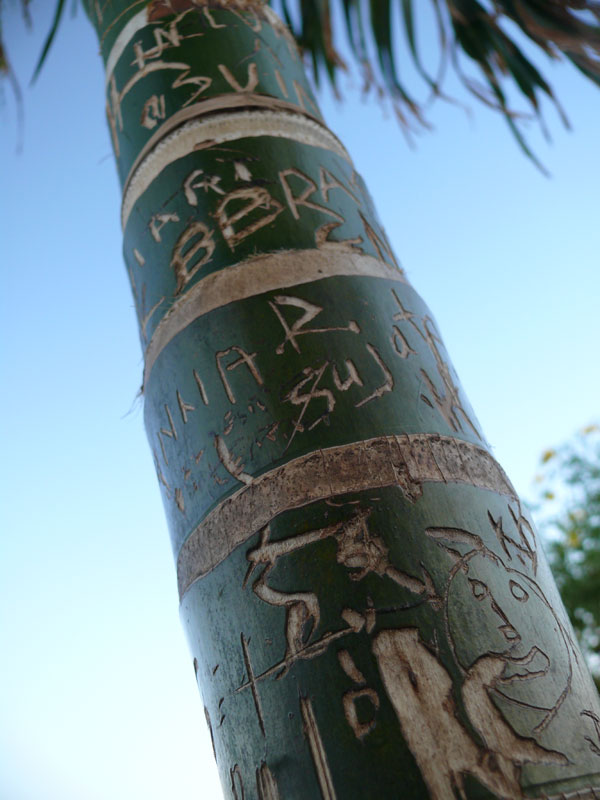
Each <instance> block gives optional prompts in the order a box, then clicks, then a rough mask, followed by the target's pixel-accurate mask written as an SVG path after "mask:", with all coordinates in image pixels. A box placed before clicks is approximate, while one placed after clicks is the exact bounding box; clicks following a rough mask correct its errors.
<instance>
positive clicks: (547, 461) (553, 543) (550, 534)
mask: <svg viewBox="0 0 600 800" xmlns="http://www.w3.org/2000/svg"><path fill="white" fill-rule="evenodd" d="M541 461H542V463H541V472H540V475H539V476H538V477H537V481H538V483H539V487H540V489H539V498H540V499H539V503H538V512H539V513H540V514H541V528H542V530H543V532H544V533H545V535H546V538H547V551H548V556H549V560H550V565H551V567H552V571H553V572H554V577H555V579H556V582H557V584H558V587H559V589H560V592H561V595H562V598H563V601H564V604H565V606H566V609H567V611H568V613H569V617H570V618H571V622H572V623H573V626H574V628H575V631H576V633H577V635H578V637H579V639H580V641H581V644H582V647H583V651H584V653H585V654H586V655H587V656H588V658H589V661H590V666H591V668H592V672H593V674H594V676H595V679H596V682H597V683H598V684H599V687H600V427H599V426H598V425H590V426H588V427H587V428H584V429H583V430H582V431H581V432H580V433H579V434H578V435H577V436H576V437H575V438H574V439H573V440H572V441H570V442H568V443H567V444H565V445H563V446H562V447H560V448H559V449H557V450H547V451H546V452H545V453H544V454H543V455H542V459H541Z"/></svg>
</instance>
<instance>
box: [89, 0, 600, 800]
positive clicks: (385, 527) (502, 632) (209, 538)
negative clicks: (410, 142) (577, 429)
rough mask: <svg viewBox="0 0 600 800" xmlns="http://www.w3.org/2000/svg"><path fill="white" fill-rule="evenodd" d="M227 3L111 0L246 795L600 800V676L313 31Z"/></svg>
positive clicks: (173, 439)
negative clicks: (344, 126) (323, 107)
mask: <svg viewBox="0 0 600 800" xmlns="http://www.w3.org/2000/svg"><path fill="white" fill-rule="evenodd" d="M226 5H227V7H225V6H224V5H222V4H219V3H216V2H213V3H210V4H204V3H203V2H200V1H199V0H197V1H196V2H194V1H193V0H170V1H168V0H154V2H151V3H148V2H147V0H140V2H134V3H131V2H129V1H128V2H126V1H125V0H113V2H112V3H105V2H101V0H87V6H88V12H89V15H90V17H91V19H92V20H93V22H94V24H95V26H96V28H97V30H98V34H99V37H100V42H101V49H102V54H103V56H104V60H105V64H106V69H107V84H106V87H107V114H108V120H109V124H110V128H111V133H112V138H113V144H114V148H115V153H116V157H117V165H118V170H119V174H120V177H121V180H122V183H123V206H122V223H123V229H124V236H125V245H124V252H125V261H126V264H127V268H128V270H129V274H130V276H131V283H132V287H133V292H134V297H135V302H136V306H137V313H138V318H139V322H140V331H141V339H142V345H143V348H144V351H145V370H144V386H143V389H144V397H145V420H146V426H147V431H148V438H149V441H150V445H151V448H152V450H153V453H154V459H155V462H156V470H157V474H158V479H159V481H160V485H161V490H162V494H163V499H164V504H165V508H166V513H167V517H168V520H169V526H170V530H171V536H172V541H173V549H174V553H175V558H176V562H177V577H178V585H179V593H180V597H181V614H182V619H183V621H184V624H185V627H186V630H187V635H188V637H189V642H190V647H191V650H192V653H193V657H194V667H195V670H196V675H197V679H198V683H199V686H200V688H201V692H202V696H203V699H204V707H205V714H206V719H207V721H208V724H209V726H210V729H211V732H212V738H213V744H214V751H215V757H216V759H217V764H218V767H219V770H220V774H221V779H222V783H223V788H224V792H225V794H226V796H227V797H229V798H236V800H242V798H246V800H248V799H249V798H256V797H258V798H261V800H275V798H281V800H292V798H293V799H294V800H306V799H307V798H324V800H333V798H339V799H340V800H342V798H343V799H344V800H347V799H348V798H375V797H380V798H425V797H429V798H435V800H448V799H449V798H453V797H463V798H467V797H468V798H489V797H496V798H517V797H523V796H533V797H557V798H558V797H559V796H560V797H563V796H567V797H573V798H574V797H578V798H583V797H586V798H587V797H589V798H591V797H596V796H597V795H596V794H594V791H593V788H592V787H593V786H597V787H600V774H598V773H599V770H600V758H599V756H600V741H599V738H598V737H599V731H600V706H599V704H598V697H597V694H596V692H595V689H594V687H593V684H592V682H591V680H590V678H589V676H588V674H587V672H586V669H585V666H584V664H583V661H582V659H581V656H580V654H579V652H578V650H577V647H576V644H575V643H574V639H573V635H572V631H571V628H570V626H569V623H568V620H567V618H566V615H565V613H564V610H563V607H562V605H561V603H560V600H559V598H558V595H557V592H556V589H555V587H554V584H553V581H552V578H551V576H550V573H549V571H548V569H547V566H546V563H545V561H544V558H543V555H542V553H541V551H540V549H539V542H538V541H537V538H536V535H535V533H534V530H533V528H532V526H531V523H530V521H529V520H528V518H527V516H526V514H525V511H524V509H523V508H522V506H521V504H520V502H519V499H518V498H517V497H516V495H515V492H514V490H513V488H512V486H511V484H510V482H509V480H508V479H507V477H506V475H505V474H504V472H503V471H502V469H501V467H500V466H499V465H498V464H497V463H496V461H495V460H494V458H493V456H492V455H491V454H490V451H489V448H488V446H487V444H486V442H485V440H484V439H483V436H482V433H481V431H480V428H479V425H478V423H477V420H476V418H475V416H474V414H473V411H472V410H471V408H470V406H469V404H468V402H467V400H466V398H465V397H464V394H463V392H462V390H461V389H460V387H459V384H458V381H457V378H456V376H455V373H454V371H453V369H452V367H451V366H450V362H449V360H448V357H447V354H446V351H445V349H444V346H443V344H442V341H441V339H440V335H439V333H438V331H437V328H436V326H435V323H434V321H433V318H432V316H431V314H430V312H429V311H428V309H427V307H426V306H425V305H424V304H423V302H422V300H421V299H420V298H419V297H418V295H417V294H416V293H415V291H414V290H413V289H412V287H411V286H410V284H409V283H408V282H407V280H406V277H405V275H404V273H403V272H402V270H401V269H400V268H399V266H398V265H397V263H396V260H395V258H394V256H393V254H392V252H391V250H390V247H389V245H388V242H387V239H386V236H385V233H384V232H383V230H382V228H381V225H380V224H379V222H378V219H377V215H376V213H375V210H374V207H373V204H372V202H371V199H370V197H369V195H368V193H367V191H366V189H365V186H364V184H363V182H362V180H361V178H360V176H358V175H357V173H356V172H355V170H354V168H353V166H352V162H351V159H350V157H349V155H348V154H347V153H346V151H345V150H344V147H343V146H342V144H341V143H340V142H339V141H338V140H337V139H336V137H335V136H334V135H333V134H332V133H331V132H330V131H329V130H328V129H327V128H326V127H325V125H324V123H323V121H322V118H321V115H320V112H319V109H318V107H317V105H316V102H315V100H314V97H313V95H312V92H311V90H310V87H309V86H308V84H307V82H306V79H305V77H304V74H303V70H302V65H301V61H300V59H299V57H298V54H297V51H296V48H295V45H294V42H293V41H292V39H291V38H290V36H289V34H288V33H287V31H286V30H285V29H284V27H283V26H282V25H281V23H280V22H279V21H278V19H277V18H276V17H275V15H274V14H273V13H272V12H271V11H270V10H269V9H268V8H263V7H261V6H254V5H252V4H251V3H244V2H242V0H240V2H238V3H233V2H232V3H229V4H226ZM577 789H579V790H580V792H579V793H577V792H576V791H575V790H577ZM598 791H599V792H600V788H599V789H598ZM561 792H565V793H566V795H563V794H561Z"/></svg>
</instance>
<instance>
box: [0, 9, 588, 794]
mask: <svg viewBox="0 0 600 800" xmlns="http://www.w3.org/2000/svg"><path fill="white" fill-rule="evenodd" d="M38 6H39V7H38ZM41 6H42V4H41V3H37V4H34V8H33V12H34V17H35V20H36V24H35V28H34V30H33V32H31V33H27V32H26V31H25V30H24V27H23V25H22V23H21V21H20V19H19V17H18V14H16V13H15V12H16V6H14V5H13V6H9V12H8V15H7V18H6V20H5V34H6V38H7V40H8V41H9V42H10V44H11V48H10V54H11V57H12V61H13V63H14V67H15V70H16V72H17V74H18V77H19V80H20V83H21V87H22V89H23V93H24V101H25V129H24V135H23V143H22V153H21V154H20V155H16V152H15V150H16V144H17V141H18V139H19V136H18V132H17V125H16V113H15V107H14V101H13V97H12V95H11V92H10V89H9V87H8V86H6V85H5V86H4V88H3V91H4V103H3V105H2V106H1V107H0V118H1V122H2V125H1V131H2V133H1V140H0V159H1V166H0V169H1V174H2V176H3V179H2V185H3V191H2V199H1V201H0V202H1V213H0V241H1V242H2V250H1V252H2V256H3V259H2V261H3V285H4V291H3V292H2V296H1V298H0V303H1V315H0V325H1V326H2V330H1V331H0V348H1V352H0V357H1V370H2V386H3V392H2V394H1V396H0V412H1V413H0V420H1V423H0V424H1V425H2V441H3V454H4V458H3V459H2V465H1V467H0V470H1V472H2V484H1V485H2V487H3V498H2V505H1V509H0V514H1V528H2V532H3V537H2V544H1V545H0V547H1V552H0V593H1V601H2V602H1V603H0V608H1V611H0V615H1V617H0V629H1V632H2V645H3V646H2V652H3V656H2V659H1V660H0V707H1V708H2V712H3V713H2V720H1V722H0V797H2V798H6V800H59V798H60V800H126V799H127V800H131V798H138V797H139V798H141V797H143V798H145V800H164V798H165V797H180V796H186V797H202V798H206V799H207V800H211V799H212V798H215V800H216V798H218V797H219V789H218V783H217V778H216V777H215V771H214V767H213V763H212V754H211V751H210V743H209V740H208V735H207V733H206V731H205V728H204V721H203V713H202V705H201V702H200V700H199V698H198V695H197V690H196V686H195V680H194V675H193V669H192V664H191V659H190V656H189V654H188V652H187V646H186V642H185V638H184V634H183V631H182V628H181V627H180V624H179V620H178V610H177V592H176V586H175V572H174V568H173V564H172V557H171V552H170V546H169V542H168V535H167V531H166V525H165V522H164V519H163V512H162V507H161V503H160V499H159V492H158V488H157V484H156V478H155V476H154V474H153V466H152V459H151V456H150V453H149V452H148V448H147V445H146V441H145V435H144V432H143V425H142V414H141V403H140V401H139V400H138V399H136V398H137V392H138V389H139V386H140V382H141V372H142V359H141V352H140V349H139V345H138V338H137V332H136V326H135V320H134V311H133V304H132V299H131V295H130V291H129V288H128V285H127V281H126V273H125V269H124V267H123V264H122V259H121V238H120V237H121V232H120V227H119V189H118V186H117V180H116V172H115V169H114V166H113V163H112V160H111V158H112V157H111V150H110V143H109V136H108V131H107V127H106V123H105V119H104V110H103V109H104V101H103V76H102V68H101V63H100V59H99V57H98V55H97V44H96V42H95V40H94V37H93V33H92V30H91V27H90V26H89V25H88V23H87V21H86V19H85V18H84V16H83V14H82V13H81V11H80V12H79V13H78V14H77V16H76V17H75V18H74V19H66V20H65V22H64V24H63V26H62V29H61V31H60V33H59V36H58V39H57V42H56V45H55V47H54V49H53V50H52V52H51V54H50V57H49V59H48V62H47V64H46V66H45V68H44V70H43V72H42V75H41V76H40V79H39V80H38V82H37V83H36V84H35V86H34V87H33V88H31V89H30V88H28V86H27V84H28V81H29V77H30V75H31V74H32V72H33V67H34V64H35V60H36V58H37V55H38V53H39V51H40V47H41V41H42V39H43V36H44V34H45V32H46V31H47V29H48V27H49V24H50V17H49V14H50V11H51V6H52V4H51V3H46V4H45V6H46V7H45V8H42V7H41ZM425 49H427V48H425ZM426 55H427V54H426ZM547 72H548V75H549V77H550V78H551V82H552V83H553V85H554V86H555V88H556V90H557V94H558V95H559V97H560V98H561V100H562V102H563V105H564V107H565V110H566V111H567V114H568V116H569V117H570V119H571V122H572V125H573V132H572V133H568V132H567V131H565V130H564V129H563V128H562V127H561V124H560V121H559V119H558V117H557V115H556V113H555V111H554V110H553V109H552V108H551V107H550V106H547V108H546V117H547V121H548V124H549V127H550V129H551V131H552V134H553V140H554V142H553V144H552V145H549V144H548V143H547V142H545V141H544V139H543V138H542V136H541V135H540V133H539V131H538V130H536V128H535V127H534V126H532V128H531V133H530V142H531V144H532V146H533V147H534V149H535V150H536V152H537V154H538V155H539V157H540V158H541V159H542V161H543V162H544V164H545V165H546V167H547V168H548V169H549V171H550V172H551V173H552V177H551V178H550V179H548V178H545V177H543V176H542V175H541V174H540V173H539V172H538V171H537V170H536V169H535V168H534V167H533V166H532V165H531V164H530V163H529V162H528V161H527V160H526V159H525V158H524V157H523V156H522V154H521V153H520V152H519V150H518V149H517V147H516V145H515V143H514V141H513V140H512V138H511V137H510V135H509V133H508V131H507V129H506V126H505V124H504V123H503V122H502V120H501V119H500V118H499V117H497V116H496V115H494V114H493V113H491V112H489V111H488V110H486V109H484V108H480V107H476V106H475V102H474V101H471V100H470V99H469V98H466V97H465V95H464V93H461V90H460V89H459V88H458V87H454V86H452V84H450V85H449V87H448V89H449V91H450V93H453V92H454V93H455V95H456V96H457V97H459V99H461V100H462V101H463V102H466V103H468V104H469V105H470V106H471V110H472V114H471V115H470V116H469V115H467V114H466V113H465V112H464V111H462V110H461V109H460V108H458V107H456V106H451V105H447V104H443V103H438V104H437V105H435V106H434V107H433V108H432V109H431V114H430V119H431V121H432V123H433V124H434V126H435V130H434V131H433V132H432V133H424V134H423V135H422V136H420V137H419V138H418V140H417V146H416V148H415V149H410V148H409V147H408V146H407V143H406V141H405V139H404V138H403V136H402V134H401V133H400V131H399V129H398V127H397V125H396V124H395V122H394V121H393V119H392V118H391V117H390V115H389V114H388V117H389V118H388V119H386V118H385V115H384V114H383V113H382V111H381V109H380V108H379V106H378V105H377V103H376V102H375V101H373V100H372V101H371V102H366V103H364V102H362V101H361V99H360V95H359V92H358V89H357V88H356V87H357V86H358V85H359V81H358V80H355V81H354V84H355V86H354V88H353V87H352V86H348V88H346V87H345V83H344V82H342V88H344V91H345V94H346V96H347V97H346V103H345V104H344V105H338V104H336V103H335V102H334V101H333V100H332V99H331V97H330V96H329V95H325V96H324V97H323V107H324V111H325V115H326V118H327V119H328V121H329V123H330V125H331V127H332V128H333V129H334V131H335V132H336V133H338V135H339V136H340V137H341V138H342V139H343V141H344V143H345V144H346V146H347V148H348V150H349V151H350V153H351V154H352V155H353V157H354V159H355V162H356V164H357V167H358V169H359V170H360V171H361V172H362V174H363V176H364V177H365V179H366V182H367V185H368V186H369V188H370V191H371V193H372V195H373V196H374V198H375V201H376V204H377V207H378V209H379V213H380V216H381V217H382V219H383V222H384V225H385V227H386V229H387V232H388V235H389V237H390V239H391V240H392V243H393V245H394V248H395V251H396V253H397V255H398V256H399V258H400V260H401V262H402V264H403V266H404V268H405V269H406V271H407V272H408V275H409V277H410V279H411V281H412V282H413V284H414V285H415V286H416V288H417V290H418V291H419V292H420V293H421V295H422V296H423V297H424V298H425V300H426V302H427V303H428V304H429V306H430V308H431V309H432V311H433V313H434V316H435V317H436V319H437V322H438V325H439V328H440V330H441V331H442V334H443V336H444V339H445V341H446V344H447V346H448V349H449V351H450V353H451V354H452V357H453V361H454V365H455V367H456V369H457V371H458V374H459V376H460V377H461V380H462V383H463V385H464V387H465V389H466V391H467V394H468V396H469V398H470V400H471V404H472V405H473V407H474V409H475V411H476V413H477V415H478V418H479V421H480V422H481V425H482V427H483V429H484V431H485V433H486V436H487V438H488V440H489V441H490V443H491V445H492V446H493V449H494V453H495V455H496V457H497V458H498V460H499V461H500V462H501V463H502V464H503V466H504V467H505V469H506V471H507V472H508V474H509V476H510V477H511V478H512V480H513V482H514V483H515V485H516V486H517V488H518V490H519V491H520V492H521V493H522V494H523V495H524V496H526V497H527V496H529V497H531V496H532V494H533V487H532V479H533V476H534V474H535V471H536V464H537V461H538V458H539V454H540V452H541V451H542V450H543V449H544V448H546V447H548V446H551V445H554V444H557V443H559V442H560V441H562V440H563V439H565V438H567V437H569V436H570V435H571V434H572V433H573V432H574V431H575V430H576V429H577V428H579V427H581V426H583V425H585V424H586V423H588V422H590V421H592V420H594V419H597V418H598V397H599V396H600V377H599V370H598V354H597V348H598V342H599V341H600V322H599V318H600V317H599V314H598V300H599V298H600V277H599V270H598V254H599V253H600V225H599V224H598V191H599V189H598V187H599V185H600V182H599V159H598V146H597V135H598V134H597V132H598V129H599V123H600V113H599V108H600V105H599V99H600V97H599V95H598V92H597V90H594V89H593V88H592V87H591V86H589V85H587V84H586V83H585V82H584V81H583V79H581V78H579V76H577V75H576V73H575V72H574V71H573V70H571V69H569V68H565V67H553V66H552V65H548V68H547ZM348 83H350V82H348Z"/></svg>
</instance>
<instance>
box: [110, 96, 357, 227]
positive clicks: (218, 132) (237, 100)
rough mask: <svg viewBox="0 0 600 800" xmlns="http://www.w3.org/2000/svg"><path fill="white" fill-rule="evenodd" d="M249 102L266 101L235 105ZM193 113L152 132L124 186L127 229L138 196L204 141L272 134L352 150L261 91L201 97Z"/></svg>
mask: <svg viewBox="0 0 600 800" xmlns="http://www.w3.org/2000/svg"><path fill="white" fill-rule="evenodd" d="M249 104H250V105H253V104H254V105H260V106H264V108H261V109H260V110H253V111H248V110H238V109H236V108H235V106H236V105H238V106H240V107H242V108H245V107H247V106H248V105H249ZM273 106H275V107H277V106H280V107H282V108H283V109H285V110H272V109H273ZM225 108H230V109H232V110H231V111H229V112H228V113H223V114H214V115H213V114H212V112H214V111H218V110H225ZM292 108H293V110H292ZM191 111H192V109H191V107H190V109H185V110H184V112H183V113H184V115H187V114H188V112H191ZM209 112H211V116H208V117H206V116H205V114H208V113H209ZM194 113H195V115H196V118H195V119H192V120H189V121H188V122H185V123H183V124H180V125H179V127H178V128H177V129H176V130H174V131H172V132H171V133H167V134H166V135H164V136H162V138H160V139H155V137H153V138H152V139H151V140H150V142H148V144H147V145H146V147H145V148H144V150H143V151H142V153H141V154H140V156H139V157H138V159H137V160H136V162H135V164H134V166H133V168H132V170H131V173H130V177H128V178H127V181H126V183H125V187H124V193H123V206H122V209H121V225H122V227H123V229H125V226H126V225H127V220H128V219H129V215H130V214H131V211H132V209H133V206H134V205H135V203H136V202H137V200H139V198H140V197H141V196H142V194H143V193H144V192H145V191H146V190H147V189H148V188H149V186H150V185H151V184H152V182H153V181H154V180H156V178H157V177H158V176H159V175H160V173H161V172H162V171H163V170H164V169H165V167H168V166H169V164H172V163H173V162H174V161H177V160H178V159H180V158H183V157H184V156H187V155H189V154H190V153H193V152H194V151H195V150H198V149H201V148H203V147H209V146H213V145H216V144H223V143H224V142H231V141H235V140H237V139H247V138H256V137H262V136H274V137H276V138H280V139H289V140H291V141H295V142H299V143H300V144H305V145H311V146H312V147H321V148H323V149H325V150H330V151H331V152H333V153H335V154H336V155H339V156H341V157H342V158H344V159H346V161H350V156H349V155H348V153H347V152H346V150H345V148H344V147H343V145H342V144H341V143H340V141H339V139H338V138H337V137H336V136H334V135H333V133H331V131H330V130H328V129H327V128H326V127H325V126H324V125H321V124H320V123H319V122H317V121H316V120H314V119H313V118H312V117H309V116H308V115H306V114H303V113H301V112H299V111H298V109H297V108H296V107H292V105H291V104H288V103H284V102H283V101H282V100H275V99H273V98H270V97H269V98H266V97H265V98H263V97H261V96H260V95H252V96H250V97H248V96H247V95H239V96H235V95H223V96H221V97H216V98H214V99H212V100H205V101H204V102H202V103H197V107H196V110H195V112H194ZM200 113H202V117H201V118H200V119H198V118H197V117H198V115H199V114H200ZM171 124H173V123H172V120H169V125H171ZM160 133H161V131H157V133H156V134H155V136H158V134H160ZM150 148H152V149H150ZM136 165H137V166H136Z"/></svg>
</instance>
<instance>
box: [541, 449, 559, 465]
mask: <svg viewBox="0 0 600 800" xmlns="http://www.w3.org/2000/svg"><path fill="white" fill-rule="evenodd" d="M555 455H556V450H552V449H550V450H545V451H544V452H543V453H542V464H547V463H548V461H550V459H551V458H554V456H555Z"/></svg>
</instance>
